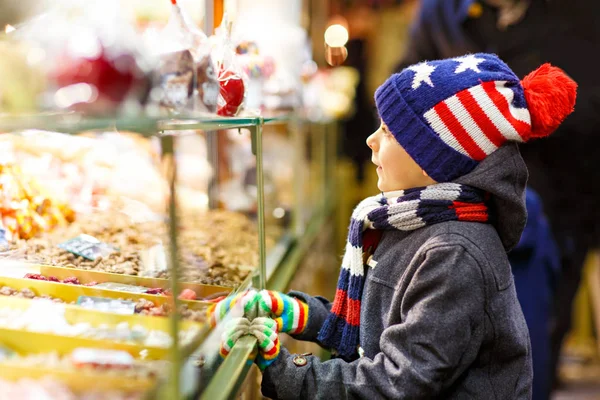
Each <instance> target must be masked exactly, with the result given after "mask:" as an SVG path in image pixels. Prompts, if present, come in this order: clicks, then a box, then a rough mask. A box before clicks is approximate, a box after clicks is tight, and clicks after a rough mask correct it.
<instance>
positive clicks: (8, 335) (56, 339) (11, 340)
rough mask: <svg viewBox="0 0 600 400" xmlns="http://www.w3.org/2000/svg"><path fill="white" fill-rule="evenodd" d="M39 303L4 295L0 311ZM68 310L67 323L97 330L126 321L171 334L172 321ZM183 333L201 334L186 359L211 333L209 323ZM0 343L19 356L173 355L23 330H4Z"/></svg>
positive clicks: (183, 325) (188, 325)
mask: <svg viewBox="0 0 600 400" xmlns="http://www.w3.org/2000/svg"><path fill="white" fill-rule="evenodd" d="M35 301H37V300H31V299H23V298H18V297H8V296H0V308H10V309H14V310H27V309H28V308H29V307H31V306H32V304H33V303H34V302H35ZM59 306H61V307H64V317H65V320H66V321H67V322H68V323H70V324H76V323H81V322H85V323H89V324H90V325H91V326H93V327H97V326H100V325H103V324H104V325H107V326H109V327H115V326H116V325H118V324H120V323H123V322H126V323H128V324H129V326H130V327H132V326H134V325H140V326H142V327H144V328H145V329H147V330H157V331H162V332H166V333H169V332H170V330H171V320H170V319H169V318H162V317H152V316H143V315H135V314H134V315H123V314H114V313H106V312H103V311H96V310H89V309H86V308H82V307H79V306H75V305H70V304H60V305H59ZM179 324H180V330H188V329H195V330H196V331H197V333H196V334H195V335H194V338H193V339H192V340H191V341H190V343H188V344H186V345H185V346H182V348H183V349H184V350H183V353H184V356H187V355H189V354H191V351H192V350H193V349H192V348H193V347H194V346H197V344H199V343H201V342H202V340H204V338H205V337H206V335H207V334H208V331H209V326H208V324H198V323H197V322H191V321H183V320H182V321H180V322H179ZM0 343H2V344H4V345H5V346H8V347H9V348H11V349H12V350H13V351H15V352H17V353H19V354H29V353H47V352H51V351H56V352H58V353H59V354H61V355H65V354H68V353H70V352H71V351H73V349H75V348H77V347H91V348H102V349H112V350H124V351H127V352H128V353H129V354H131V355H132V356H134V357H136V358H140V359H152V360H161V359H166V358H167V357H168V355H169V347H154V346H148V345H144V344H134V343H131V342H125V341H115V340H108V339H96V338H87V337H79V336H61V335H58V334H54V333H45V332H33V331H28V330H21V329H12V328H7V327H0Z"/></svg>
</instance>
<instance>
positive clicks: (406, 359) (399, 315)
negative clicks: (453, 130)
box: [262, 144, 532, 400]
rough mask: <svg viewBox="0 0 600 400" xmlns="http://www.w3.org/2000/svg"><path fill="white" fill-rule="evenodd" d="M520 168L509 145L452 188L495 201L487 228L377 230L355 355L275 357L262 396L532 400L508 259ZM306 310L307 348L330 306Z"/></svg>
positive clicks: (518, 228) (517, 220)
mask: <svg viewBox="0 0 600 400" xmlns="http://www.w3.org/2000/svg"><path fill="white" fill-rule="evenodd" d="M526 180H527V170H526V168H525V164H524V162H523V160H522V158H521V155H520V154H519V150H518V148H517V146H516V145H515V144H508V145H505V146H503V147H502V148H500V149H498V150H497V151H495V152H494V153H492V154H491V155H490V156H488V157H487V158H486V159H485V160H484V161H483V162H482V163H481V164H480V165H479V166H478V167H477V168H476V169H475V170H474V171H473V172H471V173H470V174H468V175H465V176H463V177H461V178H459V179H457V180H456V182H457V183H462V184H466V185H470V186H474V187H478V188H481V189H484V190H486V191H488V192H490V193H491V194H492V208H493V212H494V213H495V215H496V218H497V219H496V222H495V224H494V225H489V224H482V223H475V222H458V221H451V222H443V223H439V224H436V225H431V226H426V227H424V228H421V229H418V230H415V231H412V232H401V231H385V232H384V233H383V236H382V238H381V241H380V243H379V246H378V247H377V249H376V251H375V253H374V254H373V260H375V261H376V262H377V264H376V266H375V267H374V268H370V269H369V271H368V272H367V276H366V282H365V287H364V291H363V297H362V302H361V320H360V346H361V347H362V349H363V350H364V356H363V357H361V358H359V359H357V360H355V361H353V362H346V361H343V360H341V359H332V360H329V361H324V362H322V361H320V360H319V359H318V358H317V357H314V356H309V357H307V359H308V363H307V364H306V365H305V366H297V365H296V364H294V362H293V356H292V355H290V353H289V352H288V351H287V350H286V349H284V348H282V349H281V354H280V356H279V358H278V359H277V360H276V361H275V362H274V363H273V364H272V365H271V366H269V367H268V368H267V369H266V370H265V372H264V375H263V382H262V390H263V394H265V395H266V396H268V397H272V398H279V399H383V398H388V399H411V400H416V399H434V398H443V399H482V400H484V399H485V400H488V399H498V400H501V399H502V400H504V399H506V400H515V399H518V400H520V399H530V398H531V383H532V369H531V351H530V342H529V333H528V331H527V326H526V324H525V319H524V318H523V314H522V312H521V308H520V306H519V303H518V301H517V296H516V293H515V288H514V284H513V277H512V273H511V268H510V265H509V263H508V260H507V257H506V251H508V250H510V249H511V248H513V247H514V246H515V245H516V244H517V242H518V240H519V238H520V235H521V232H522V230H523V228H524V225H525V221H526V217H527V214H526V210H525V198H524V191H525V184H526ZM292 294H293V295H295V296H297V297H299V298H302V299H303V300H304V301H306V302H307V303H308V304H309V314H308V315H309V317H308V325H307V328H306V330H305V332H304V333H303V334H302V335H300V336H299V337H298V339H301V340H309V341H316V338H317V335H318V331H319V329H320V327H321V326H322V324H323V322H324V320H325V318H326V317H327V315H328V312H329V309H330V307H331V303H330V302H329V301H327V300H325V299H324V298H321V297H311V296H308V295H306V294H303V293H298V292H293V293H292Z"/></svg>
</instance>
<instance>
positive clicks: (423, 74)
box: [375, 53, 577, 182]
mask: <svg viewBox="0 0 600 400" xmlns="http://www.w3.org/2000/svg"><path fill="white" fill-rule="evenodd" d="M576 93H577V84H576V83H575V82H574V81H573V80H572V79H571V78H569V77H568V76H567V75H566V74H565V73H564V72H563V71H562V70H561V69H559V68H556V67H553V66H551V65H550V64H544V65H542V66H541V67H540V68H538V69H537V70H535V71H533V72H531V73H530V74H528V75H527V76H526V77H524V78H523V79H522V80H521V79H519V77H517V76H516V75H515V73H514V72H513V71H512V70H511V69H510V67H509V66H508V65H506V64H505V63H504V62H503V61H502V60H500V59H499V58H498V56H496V55H495V54H488V53H477V54H469V55H466V56H463V57H458V58H452V59H445V60H433V61H426V62H422V63H420V64H416V65H412V66H410V67H408V68H405V69H404V70H402V72H400V73H398V74H394V75H392V76H390V77H389V78H388V79H387V80H386V81H385V82H384V83H383V84H382V85H381V86H380V87H379V88H378V89H377V91H376V92H375V103H376V105H377V111H378V112H379V116H380V117H381V119H382V121H383V122H384V123H385V124H386V125H387V127H388V129H389V130H390V132H392V134H393V135H394V137H395V138H396V140H397V141H398V143H399V144H400V145H401V146H402V147H403V148H404V150H406V152H407V153H408V154H409V155H410V156H411V158H412V159H413V160H414V161H416V162H417V164H418V165H419V166H420V167H421V168H422V169H423V170H424V171H425V172H427V174H428V175H429V176H430V177H431V178H433V179H434V180H435V181H437V182H450V181H452V180H453V179H456V178H457V177H459V176H462V175H464V174H467V173H469V172H470V171H472V170H473V169H474V168H476V167H477V165H479V163H480V162H481V161H482V160H484V159H485V158H486V157H487V156H488V155H490V154H491V153H493V152H494V151H495V150H496V149H498V148H499V147H500V146H502V145H503V144H504V143H505V142H507V141H516V142H527V141H528V140H530V139H532V138H541V137H545V136H548V135H549V134H550V133H551V132H552V131H554V130H555V129H556V128H557V127H558V126H559V125H560V123H561V122H562V121H563V120H564V119H565V118H566V117H567V115H569V114H570V113H571V112H572V111H573V107H574V105H575V98H576Z"/></svg>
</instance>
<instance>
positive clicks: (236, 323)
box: [219, 317, 250, 358]
mask: <svg viewBox="0 0 600 400" xmlns="http://www.w3.org/2000/svg"><path fill="white" fill-rule="evenodd" d="M249 332H250V321H248V318H244V317H241V318H233V319H231V320H229V321H228V322H227V326H226V328H225V330H224V331H223V333H222V334H221V348H220V350H219V354H220V355H221V357H223V358H225V357H227V355H228V354H229V352H230V351H231V349H232V348H233V346H234V345H235V343H236V342H237V341H238V339H239V338H241V337H242V336H245V335H247V334H248V333H249Z"/></svg>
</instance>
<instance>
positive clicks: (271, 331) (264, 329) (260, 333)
mask: <svg viewBox="0 0 600 400" xmlns="http://www.w3.org/2000/svg"><path fill="white" fill-rule="evenodd" d="M250 334H251V335H253V336H254V337H256V339H257V340H258V355H257V356H256V359H255V360H254V362H255V363H256V365H258V368H259V369H260V370H261V371H264V370H265V368H267V367H268V366H269V365H271V364H272V363H273V361H275V360H276V359H277V357H278V356H279V350H280V344H279V336H277V322H275V321H274V320H273V319H271V318H267V317H258V318H254V320H253V321H252V323H251V324H250Z"/></svg>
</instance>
